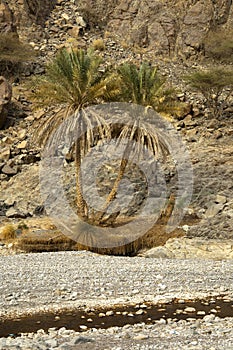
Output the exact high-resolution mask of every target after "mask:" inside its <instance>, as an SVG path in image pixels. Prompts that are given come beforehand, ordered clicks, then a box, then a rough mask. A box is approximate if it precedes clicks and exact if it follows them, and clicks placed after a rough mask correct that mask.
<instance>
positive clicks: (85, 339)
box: [73, 335, 95, 345]
mask: <svg viewBox="0 0 233 350" xmlns="http://www.w3.org/2000/svg"><path fill="white" fill-rule="evenodd" d="M94 341H95V340H94V339H92V338H89V337H83V336H81V335H80V336H79V337H77V338H76V339H75V340H74V342H73V343H74V345H76V344H80V343H92V342H94Z"/></svg>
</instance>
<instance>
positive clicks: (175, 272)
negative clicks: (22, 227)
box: [0, 251, 233, 316]
mask: <svg viewBox="0 0 233 350" xmlns="http://www.w3.org/2000/svg"><path fill="white" fill-rule="evenodd" d="M0 264H1V266H2V269H1V281H0V282H1V283H0V295H1V299H0V316H3V315H9V314H11V313H17V314H23V313H28V312H30V313H31V312H36V311H38V310H41V309H45V310H48V309H50V310H52V309H56V308H59V309H60V308H61V307H70V306H73V307H78V306H80V307H92V306H94V305H103V306H104V305H114V304H124V303H128V304H129V303H131V302H136V303H137V302H139V301H151V302H157V301H161V300H166V301H168V300H170V299H171V298H174V297H177V298H181V299H189V298H191V299H194V298H197V297H202V296H206V295H209V296H211V295H219V294H227V295H229V296H230V297H231V296H232V297H233V293H232V292H233V264H232V261H231V260H225V261H212V260H201V259H200V260H197V259H195V260H191V259H189V260H181V259H153V258H148V259H145V258H140V257H134V258H130V257H114V256H102V255H97V254H93V253H90V252H86V251H81V252H57V253H39V254H19V255H12V256H0Z"/></svg>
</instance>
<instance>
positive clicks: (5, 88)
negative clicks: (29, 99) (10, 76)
mask: <svg viewBox="0 0 233 350" xmlns="http://www.w3.org/2000/svg"><path fill="white" fill-rule="evenodd" d="M11 97H12V87H11V85H10V83H9V82H8V81H7V80H6V79H5V78H4V77H2V76H0V129H1V128H3V126H4V124H5V121H6V117H7V107H8V105H9V103H10V101H11Z"/></svg>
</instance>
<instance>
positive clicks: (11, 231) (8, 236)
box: [1, 224, 16, 241]
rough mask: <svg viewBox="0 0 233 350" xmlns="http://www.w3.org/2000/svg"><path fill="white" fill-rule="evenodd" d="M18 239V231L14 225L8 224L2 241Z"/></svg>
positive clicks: (4, 229)
mask: <svg viewBox="0 0 233 350" xmlns="http://www.w3.org/2000/svg"><path fill="white" fill-rule="evenodd" d="M15 238H16V230H15V228H14V226H13V225H12V224H7V225H6V226H4V227H3V229H2V233H1V239H2V240H3V241H12V240H14V239H15Z"/></svg>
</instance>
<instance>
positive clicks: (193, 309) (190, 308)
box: [184, 306, 196, 313]
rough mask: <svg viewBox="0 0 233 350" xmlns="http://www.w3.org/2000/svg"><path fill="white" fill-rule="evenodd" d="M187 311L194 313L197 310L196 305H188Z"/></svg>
mask: <svg viewBox="0 0 233 350" xmlns="http://www.w3.org/2000/svg"><path fill="white" fill-rule="evenodd" d="M184 311H185V312H187V313H193V312H196V309H195V308H194V307H191V306H187V307H186V308H185V309H184Z"/></svg>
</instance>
